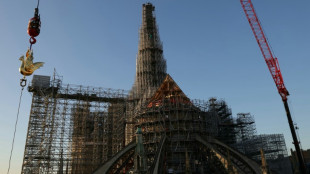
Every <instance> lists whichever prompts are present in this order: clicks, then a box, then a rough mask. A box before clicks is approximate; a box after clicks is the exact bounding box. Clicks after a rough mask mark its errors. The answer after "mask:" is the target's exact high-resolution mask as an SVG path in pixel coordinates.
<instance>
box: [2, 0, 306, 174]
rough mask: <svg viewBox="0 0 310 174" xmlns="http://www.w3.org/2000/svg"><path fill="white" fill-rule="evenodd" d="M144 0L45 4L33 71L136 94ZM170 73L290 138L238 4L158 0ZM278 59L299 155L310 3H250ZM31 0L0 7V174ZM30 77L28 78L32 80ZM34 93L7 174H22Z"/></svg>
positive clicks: (26, 99)
mask: <svg viewBox="0 0 310 174" xmlns="http://www.w3.org/2000/svg"><path fill="white" fill-rule="evenodd" d="M145 2H146V1H142V0H132V1H125V0H115V1H107V0H92V1H82V0H80V1H76V0H66V1H63V0H53V1H47V0H41V3H40V14H41V20H42V27H41V34H40V36H39V37H37V43H36V44H35V45H34V46H33V50H34V60H35V61H43V62H45V65H44V67H43V68H41V69H39V70H37V72H36V74H40V75H52V73H53V70H54V68H56V70H57V72H58V73H59V74H60V75H62V76H63V82H64V83H70V84H81V85H90V86H98V87H105V88H116V89H130V88H131V85H132V84H133V81H134V76H135V58H136V54H137V49H138V29H139V27H140V23H141V14H142V12H141V9H142V4H143V3H145ZM149 2H152V3H153V4H154V5H155V13H156V17H157V23H158V26H159V32H160V36H161V40H162V42H163V46H164V56H165V58H166V59H167V67H168V73H169V74H170V75H171V76H172V77H173V78H174V80H175V81H176V82H177V83H178V84H179V86H180V87H181V88H182V89H183V91H184V92H185V93H186V94H187V95H188V96H189V97H190V98H192V99H205V100H207V99H209V98H210V97H217V98H221V99H225V100H226V101H227V103H228V105H229V106H230V107H231V108H232V111H233V114H234V115H236V114H237V113H238V112H250V113H251V114H252V115H254V116H255V120H256V126H257V132H258V133H259V134H273V133H283V134H284V135H285V138H286V144H287V147H288V149H289V148H292V147H293V145H292V143H291V142H292V138H291V135H290V131H289V126H288V123H287V119H286V115H285V110H284V107H283V104H282V101H281V98H280V96H279V94H278V93H277V89H276V87H275V84H274V82H273V80H272V78H271V75H270V74H269V71H268V68H267V66H266V64H265V62H264V59H263V57H262V55H261V52H260V50H259V47H258V45H257V43H256V40H255V38H254V36H253V33H252V31H251V29H250V26H249V24H248V21H247V19H246V17H245V14H244V12H243V10H242V7H241V5H240V2H239V1H238V0H236V1H229V0H219V1H211V0H210V1H206V0H196V1H194V2H193V1H189V0H157V1H155V0H153V1H149ZM253 3H254V6H255V9H256V12H257V13H258V16H259V19H260V20H261V22H262V25H263V28H264V30H265V33H266V35H267V37H268V39H269V42H270V44H271V46H272V48H273V51H274V53H275V56H276V57H278V59H279V63H280V67H281V71H282V75H283V77H284V82H285V84H286V87H287V89H288V90H289V92H290V93H291V96H290V97H289V103H290V108H291V111H292V115H293V118H294V120H295V121H296V122H297V123H298V127H299V128H300V129H299V135H300V137H301V142H302V147H303V149H309V148H310V136H309V132H310V127H309V123H310V112H309V110H310V102H309V98H310V93H309V89H310V80H309V75H310V69H309V66H310V59H309V58H310V49H309V46H310V44H309V41H310V34H309V31H310V22H309V17H310V10H309V9H310V1H298V3H297V2H296V1H289V0H273V1H269V0H259V1H258V0H253ZM35 6H36V1H35V0H29V1H24V0H15V1H11V0H1V1H0V22H1V27H0V33H1V39H0V52H1V60H2V62H3V64H2V67H1V68H0V79H1V86H0V96H1V98H0V106H1V107H0V113H1V115H0V153H1V156H0V173H5V172H6V171H7V167H8V160H9V154H10V147H11V142H12V136H13V131H14V124H15V118H16V113H17V107H18V99H19V94H20V86H19V79H20V78H21V77H22V76H21V75H20V74H19V72H18V67H19V66H20V61H19V60H18V58H19V57H20V56H21V55H22V54H25V52H26V50H27V47H28V46H29V43H28V39H29V36H28V35H27V33H26V30H27V23H28V20H29V18H31V17H32V16H33V10H34V8H35ZM30 80H31V77H28V81H30ZM30 104H31V94H30V93H28V92H27V91H26V90H25V91H24V95H23V98H22V104H21V112H20V119H19V122H18V127H17V134H16V140H15V146H14V153H13V157H12V165H11V173H20V169H21V166H22V158H23V151H24V145H25V140H26V131H27V125H28V117H29V112H30Z"/></svg>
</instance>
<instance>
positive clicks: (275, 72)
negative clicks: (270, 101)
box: [240, 0, 306, 174]
mask: <svg viewBox="0 0 310 174" xmlns="http://www.w3.org/2000/svg"><path fill="white" fill-rule="evenodd" d="M240 3H241V5H242V8H243V10H244V13H245V15H246V17H247V19H248V21H249V24H250V26H251V29H252V31H253V34H254V36H255V39H256V41H257V43H258V46H259V48H260V50H261V52H262V54H263V57H264V59H265V62H266V64H267V66H268V69H269V71H270V73H271V76H272V78H273V80H274V82H275V84H276V86H277V89H278V92H279V94H280V96H281V98H282V101H283V103H284V107H285V111H286V115H287V119H288V122H289V126H290V130H291V133H292V137H293V141H294V142H293V143H294V145H295V149H296V153H297V157H298V161H299V169H300V172H301V173H302V174H304V173H306V166H305V163H304V160H303V157H302V153H301V150H300V147H299V142H298V139H297V136H296V132H295V128H294V124H293V120H292V117H291V113H290V110H289V107H288V104H287V96H288V95H289V93H288V91H287V89H286V87H285V85H284V81H283V78H282V74H281V71H280V66H279V63H278V59H277V58H276V57H274V56H273V54H272V52H271V49H270V46H269V44H268V41H267V38H266V36H265V34H264V31H263V29H262V26H261V24H260V22H259V20H258V17H257V15H256V12H255V10H254V6H253V4H252V2H251V0H240Z"/></svg>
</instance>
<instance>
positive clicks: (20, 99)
mask: <svg viewBox="0 0 310 174" xmlns="http://www.w3.org/2000/svg"><path fill="white" fill-rule="evenodd" d="M23 91H24V86H23V87H22V89H21V91H20V97H19V104H18V109H17V115H16V121H15V128H14V135H13V141H12V147H11V154H10V160H9V167H8V172H7V174H9V173H10V168H11V159H12V153H13V149H14V142H15V134H16V128H17V122H18V116H19V109H20V103H21V101H22V96H23Z"/></svg>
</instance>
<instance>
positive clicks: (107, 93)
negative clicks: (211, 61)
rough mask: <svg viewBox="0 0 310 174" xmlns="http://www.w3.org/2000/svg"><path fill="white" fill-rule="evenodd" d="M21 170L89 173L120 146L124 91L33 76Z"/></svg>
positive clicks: (121, 142)
mask: <svg viewBox="0 0 310 174" xmlns="http://www.w3.org/2000/svg"><path fill="white" fill-rule="evenodd" d="M28 91H29V92H31V93H32V105H31V111H30V116H29V124H28V131H27V138H26V145H25V152H24V159H23V165H22V173H76V174H79V173H89V171H93V170H95V169H96V168H97V167H98V166H99V165H100V164H101V163H103V162H104V161H106V160H107V159H108V158H110V157H111V156H112V155H113V154H115V153H116V152H118V151H119V150H120V149H122V148H123V147H124V131H125V130H124V125H125V106H126V105H125V102H126V98H127V91H124V90H114V89H105V88H95V87H85V86H81V85H69V84H62V80H61V78H59V77H57V76H55V75H54V77H53V79H52V80H51V81H50V77H49V76H38V75H34V77H33V80H32V83H31V84H29V87H28Z"/></svg>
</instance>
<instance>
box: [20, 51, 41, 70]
mask: <svg viewBox="0 0 310 174" xmlns="http://www.w3.org/2000/svg"><path fill="white" fill-rule="evenodd" d="M19 60H20V61H21V62H22V64H21V65H20V67H19V72H20V73H21V74H22V75H24V76H30V75H31V74H32V73H33V72H34V71H35V70H37V69H38V68H40V67H41V66H43V64H44V62H36V63H33V52H32V50H30V49H28V50H27V52H26V59H24V55H22V56H21V57H20V58H19Z"/></svg>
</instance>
